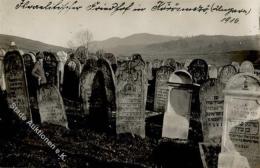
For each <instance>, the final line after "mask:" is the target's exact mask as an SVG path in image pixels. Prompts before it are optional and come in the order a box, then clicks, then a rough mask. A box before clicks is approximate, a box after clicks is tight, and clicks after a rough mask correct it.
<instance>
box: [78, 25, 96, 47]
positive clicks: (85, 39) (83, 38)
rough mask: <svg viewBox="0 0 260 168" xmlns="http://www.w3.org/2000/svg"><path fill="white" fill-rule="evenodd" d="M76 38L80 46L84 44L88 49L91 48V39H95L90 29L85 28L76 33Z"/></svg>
mask: <svg viewBox="0 0 260 168" xmlns="http://www.w3.org/2000/svg"><path fill="white" fill-rule="evenodd" d="M76 39H77V43H78V44H79V45H80V46H84V47H86V48H87V49H89V45H90V43H91V41H92V40H93V34H92V33H91V32H90V31H89V30H88V29H85V30H82V31H79V32H78V33H77V34H76Z"/></svg>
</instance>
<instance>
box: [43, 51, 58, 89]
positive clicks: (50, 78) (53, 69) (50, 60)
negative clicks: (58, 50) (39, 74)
mask: <svg viewBox="0 0 260 168" xmlns="http://www.w3.org/2000/svg"><path fill="white" fill-rule="evenodd" d="M43 54H44V58H43V68H44V71H45V76H46V79H47V85H53V86H56V87H58V88H59V72H58V60H57V58H56V57H55V55H54V54H53V53H51V52H43Z"/></svg>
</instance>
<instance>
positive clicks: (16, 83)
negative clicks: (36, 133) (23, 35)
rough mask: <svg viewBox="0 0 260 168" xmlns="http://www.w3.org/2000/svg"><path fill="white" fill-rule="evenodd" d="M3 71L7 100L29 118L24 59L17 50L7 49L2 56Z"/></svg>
mask: <svg viewBox="0 0 260 168" xmlns="http://www.w3.org/2000/svg"><path fill="white" fill-rule="evenodd" d="M4 72H5V82H6V91H7V101H8V104H9V105H11V104H13V103H15V104H16V107H17V108H18V109H19V110H20V111H21V113H23V114H24V115H25V116H26V118H27V119H31V110H30V101H29V94H28V88H27V81H26V75H25V66H24V61H23V58H22V56H21V54H20V53H19V51H17V50H13V51H9V52H7V53H6V55H5V57H4Z"/></svg>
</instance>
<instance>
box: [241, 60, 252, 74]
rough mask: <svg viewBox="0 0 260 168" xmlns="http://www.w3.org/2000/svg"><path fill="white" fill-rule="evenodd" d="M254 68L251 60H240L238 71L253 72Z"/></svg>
mask: <svg viewBox="0 0 260 168" xmlns="http://www.w3.org/2000/svg"><path fill="white" fill-rule="evenodd" d="M254 71H255V69H254V65H253V64H252V62H250V61H244V62H242V64H241V66H240V68H239V72H240V73H246V72H248V73H252V74H253V73H254Z"/></svg>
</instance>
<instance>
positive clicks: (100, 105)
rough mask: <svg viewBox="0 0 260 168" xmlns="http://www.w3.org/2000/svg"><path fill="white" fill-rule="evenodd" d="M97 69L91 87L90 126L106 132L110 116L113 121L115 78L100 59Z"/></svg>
mask: <svg viewBox="0 0 260 168" xmlns="http://www.w3.org/2000/svg"><path fill="white" fill-rule="evenodd" d="M97 67H98V70H97V72H96V74H95V76H94V79H93V84H92V86H91V87H92V91H91V96H90V98H89V103H90V107H89V112H90V118H91V122H92V125H93V126H94V127H95V128H97V129H101V130H106V129H107V128H108V126H109V124H112V123H111V122H112V116H113V118H114V119H115V112H116V95H115V78H114V74H113V70H112V68H111V66H110V65H109V63H108V62H107V61H106V60H105V59H103V58H100V59H99V60H98V61H97Z"/></svg>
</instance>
